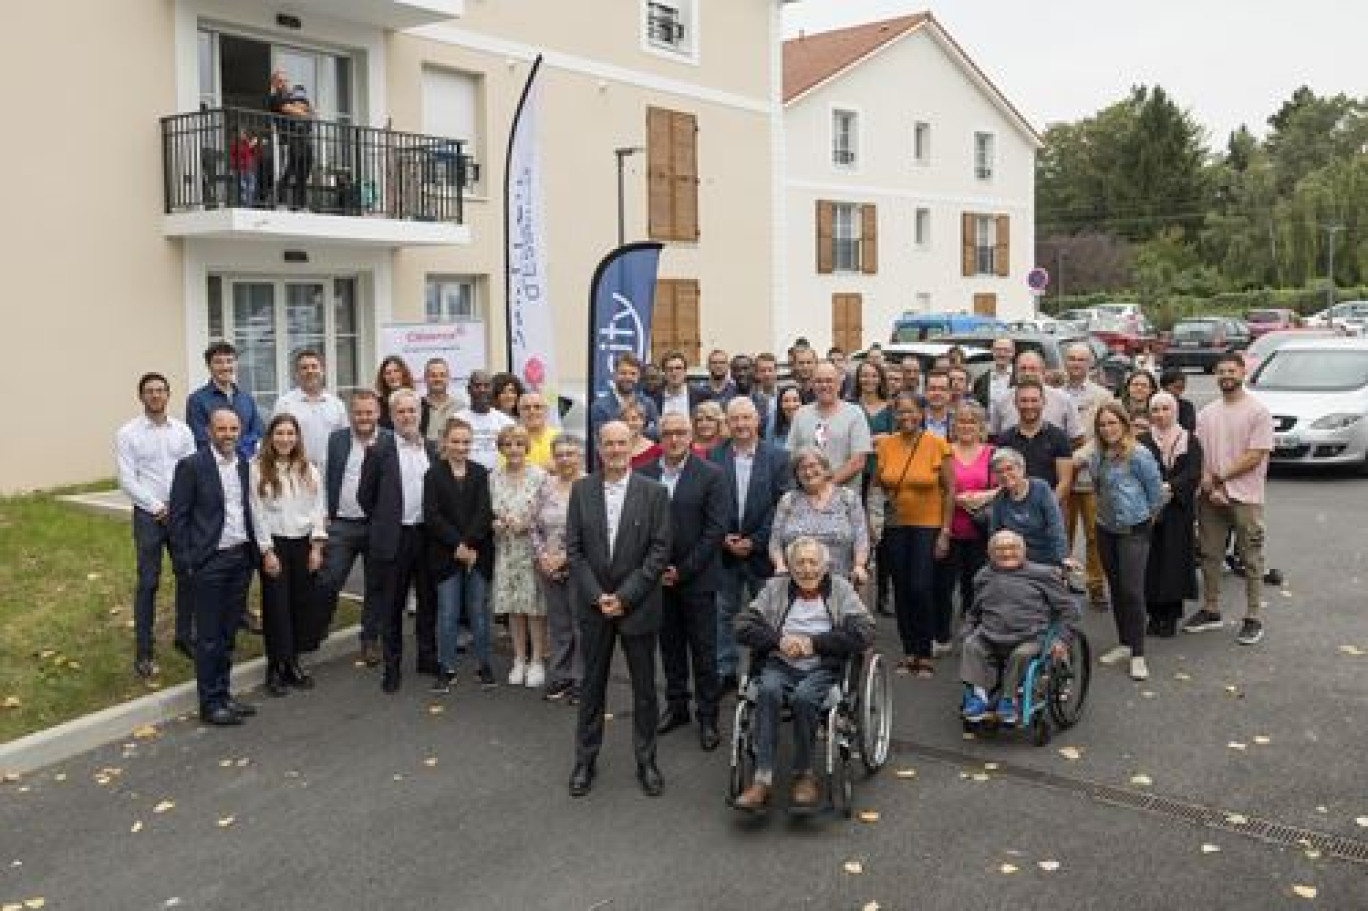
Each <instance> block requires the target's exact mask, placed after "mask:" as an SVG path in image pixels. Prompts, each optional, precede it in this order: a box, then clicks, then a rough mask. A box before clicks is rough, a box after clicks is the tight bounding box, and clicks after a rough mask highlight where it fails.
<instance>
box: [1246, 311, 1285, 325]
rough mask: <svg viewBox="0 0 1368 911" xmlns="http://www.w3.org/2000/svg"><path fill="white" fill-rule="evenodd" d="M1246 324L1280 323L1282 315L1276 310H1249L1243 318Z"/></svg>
mask: <svg viewBox="0 0 1368 911" xmlns="http://www.w3.org/2000/svg"><path fill="white" fill-rule="evenodd" d="M1245 322H1247V323H1281V322H1282V313H1281V311H1278V310H1250V311H1249V315H1248V316H1247V317H1245Z"/></svg>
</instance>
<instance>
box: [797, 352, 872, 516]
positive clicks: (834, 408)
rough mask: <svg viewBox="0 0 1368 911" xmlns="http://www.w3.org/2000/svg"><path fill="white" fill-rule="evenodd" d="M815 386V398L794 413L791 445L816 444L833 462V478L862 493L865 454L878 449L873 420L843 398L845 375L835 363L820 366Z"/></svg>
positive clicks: (816, 374) (815, 375)
mask: <svg viewBox="0 0 1368 911" xmlns="http://www.w3.org/2000/svg"><path fill="white" fill-rule="evenodd" d="M812 389H813V394H814V395H815V397H816V399H815V401H813V402H812V403H811V404H808V405H804V406H803V407H802V408H799V409H798V411H797V413H796V414H794V416H793V428H792V430H790V431H789V449H790V451H792V452H797V451H798V450H800V449H802V448H803V447H805V446H812V447H815V448H816V449H819V450H821V452H822V453H823V454H824V455H825V456H826V457H827V461H829V462H830V463H831V467H832V469H833V473H832V477H833V480H835V482H836V483H837V484H842V485H844V486H846V487H848V488H850V490H852V491H854V493H855V494H856V495H859V494H860V486H861V474H862V472H863V471H864V463H865V458H866V457H867V456H868V455H869V454H870V453H871V452H873V451H874V445H873V442H872V440H871V438H870V435H869V421H868V420H867V419H866V418H865V414H864V410H863V409H862V408H860V407H859V406H858V405H853V404H851V403H850V402H844V401H841V398H840V389H841V377H840V372H839V371H838V370H837V369H836V367H835V365H834V364H830V363H826V362H823V363H822V364H819V365H818V366H817V368H816V370H814V371H813V376H812Z"/></svg>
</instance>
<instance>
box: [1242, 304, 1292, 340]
mask: <svg viewBox="0 0 1368 911" xmlns="http://www.w3.org/2000/svg"><path fill="white" fill-rule="evenodd" d="M1245 322H1246V323H1247V324H1248V325H1249V334H1250V336H1252V337H1253V338H1258V337H1259V336H1261V335H1264V334H1265V333H1268V332H1280V331H1282V330H1284V329H1295V328H1297V327H1298V326H1299V325H1301V318H1300V317H1298V316H1297V314H1296V313H1294V312H1293V311H1291V310H1282V309H1278V308H1271V309H1267V310H1250V311H1249V312H1248V313H1246V314H1245Z"/></svg>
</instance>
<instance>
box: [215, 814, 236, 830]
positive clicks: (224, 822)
mask: <svg viewBox="0 0 1368 911" xmlns="http://www.w3.org/2000/svg"><path fill="white" fill-rule="evenodd" d="M235 822H237V817H236V816H224V817H222V818H221V819H219V821H218V827H219V828H220V829H226V828H228V827H229V826H231V825H232V824H233V823H235Z"/></svg>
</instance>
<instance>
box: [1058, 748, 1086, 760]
mask: <svg viewBox="0 0 1368 911" xmlns="http://www.w3.org/2000/svg"><path fill="white" fill-rule="evenodd" d="M1059 755H1060V756H1063V757H1064V758H1065V759H1068V760H1070V761H1074V760H1077V759H1080V758H1081V757H1082V756H1083V751H1082V750H1081V749H1079V748H1078V747H1060V748H1059Z"/></svg>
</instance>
